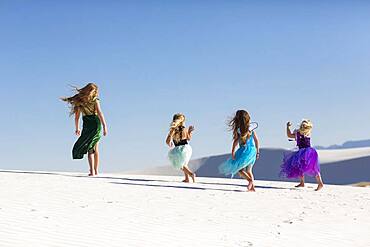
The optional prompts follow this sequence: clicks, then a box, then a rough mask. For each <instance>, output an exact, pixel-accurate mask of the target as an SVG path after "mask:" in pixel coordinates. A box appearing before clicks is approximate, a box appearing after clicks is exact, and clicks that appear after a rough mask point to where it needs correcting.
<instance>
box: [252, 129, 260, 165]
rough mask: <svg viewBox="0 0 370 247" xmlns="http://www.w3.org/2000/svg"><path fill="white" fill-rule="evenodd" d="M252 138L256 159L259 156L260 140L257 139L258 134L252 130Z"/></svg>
mask: <svg viewBox="0 0 370 247" xmlns="http://www.w3.org/2000/svg"><path fill="white" fill-rule="evenodd" d="M253 139H254V144H255V145H256V149H257V159H259V157H260V141H259V140H258V136H257V134H256V132H255V131H253Z"/></svg>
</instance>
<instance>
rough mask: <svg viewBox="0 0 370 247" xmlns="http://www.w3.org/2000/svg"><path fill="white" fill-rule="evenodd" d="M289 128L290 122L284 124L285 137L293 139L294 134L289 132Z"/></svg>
mask: <svg viewBox="0 0 370 247" xmlns="http://www.w3.org/2000/svg"><path fill="white" fill-rule="evenodd" d="M290 126H292V123H291V122H288V123H287V124H286V135H287V136H288V138H293V139H295V134H294V133H292V131H291V130H290Z"/></svg>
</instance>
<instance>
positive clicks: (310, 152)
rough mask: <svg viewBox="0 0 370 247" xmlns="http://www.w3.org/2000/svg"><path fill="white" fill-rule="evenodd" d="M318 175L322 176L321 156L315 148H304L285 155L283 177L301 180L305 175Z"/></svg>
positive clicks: (282, 166) (282, 168) (282, 169)
mask: <svg viewBox="0 0 370 247" xmlns="http://www.w3.org/2000/svg"><path fill="white" fill-rule="evenodd" d="M318 174H320V164H319V156H318V154H317V152H316V150H315V149H314V148H311V147H309V148H302V149H299V150H298V151H295V152H288V153H285V154H284V160H283V164H282V165H281V171H280V176H281V177H286V178H299V177H302V176H304V175H309V176H317V175H318Z"/></svg>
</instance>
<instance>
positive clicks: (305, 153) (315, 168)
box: [280, 120, 324, 191]
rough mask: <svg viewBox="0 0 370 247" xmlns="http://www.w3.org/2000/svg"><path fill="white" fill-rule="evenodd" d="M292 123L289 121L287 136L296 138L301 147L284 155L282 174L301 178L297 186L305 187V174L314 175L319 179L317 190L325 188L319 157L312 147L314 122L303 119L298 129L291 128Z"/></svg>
mask: <svg viewBox="0 0 370 247" xmlns="http://www.w3.org/2000/svg"><path fill="white" fill-rule="evenodd" d="M291 126H292V124H291V123H290V122H288V123H287V128H286V132H287V136H288V138H294V139H295V140H296V142H297V146H298V148H299V150H298V151H295V152H289V153H286V154H285V155H284V160H283V164H282V165H281V171H280V176H282V177H287V178H300V183H299V184H298V185H296V187H304V176H305V175H309V176H314V177H315V178H316V181H317V184H318V186H317V188H316V191H318V190H320V189H322V188H323V186H324V184H323V182H322V179H321V175H320V164H319V157H318V154H317V152H316V150H315V149H314V148H312V147H311V137H310V135H311V131H312V127H313V125H312V122H311V121H310V120H303V121H302V123H301V124H300V127H299V129H298V130H294V131H293V132H292V131H291V130H290V127H291Z"/></svg>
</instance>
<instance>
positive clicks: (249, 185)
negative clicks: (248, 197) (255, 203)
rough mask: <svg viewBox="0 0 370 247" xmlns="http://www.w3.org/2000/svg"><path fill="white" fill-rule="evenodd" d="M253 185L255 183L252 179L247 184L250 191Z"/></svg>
mask: <svg viewBox="0 0 370 247" xmlns="http://www.w3.org/2000/svg"><path fill="white" fill-rule="evenodd" d="M252 187H253V183H252V181H250V182H249V183H248V185H247V188H248V191H250V190H251V189H252Z"/></svg>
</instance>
